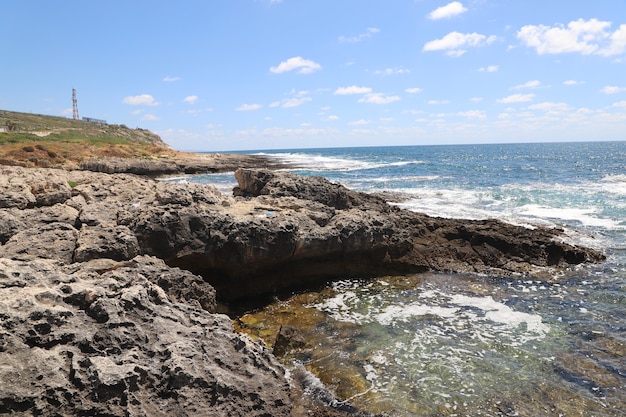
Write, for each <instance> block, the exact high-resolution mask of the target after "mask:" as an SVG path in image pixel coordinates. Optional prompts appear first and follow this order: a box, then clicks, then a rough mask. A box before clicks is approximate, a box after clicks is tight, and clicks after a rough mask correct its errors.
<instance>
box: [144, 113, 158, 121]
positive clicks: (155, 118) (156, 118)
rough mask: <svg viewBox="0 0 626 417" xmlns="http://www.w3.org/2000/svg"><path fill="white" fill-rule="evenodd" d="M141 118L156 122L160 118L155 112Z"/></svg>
mask: <svg viewBox="0 0 626 417" xmlns="http://www.w3.org/2000/svg"><path fill="white" fill-rule="evenodd" d="M141 120H146V121H149V122H156V121H157V120H159V118H158V117H157V116H155V115H154V114H145V115H144V116H143V117H142V118H141Z"/></svg>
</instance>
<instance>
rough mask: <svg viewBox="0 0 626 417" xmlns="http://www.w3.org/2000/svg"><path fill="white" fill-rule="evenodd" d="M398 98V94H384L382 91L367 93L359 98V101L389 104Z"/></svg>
mask: <svg viewBox="0 0 626 417" xmlns="http://www.w3.org/2000/svg"><path fill="white" fill-rule="evenodd" d="M399 100H400V97H398V96H385V95H383V94H382V93H368V94H366V95H365V97H362V98H360V99H359V103H373V104H389V103H393V102H394V101H399Z"/></svg>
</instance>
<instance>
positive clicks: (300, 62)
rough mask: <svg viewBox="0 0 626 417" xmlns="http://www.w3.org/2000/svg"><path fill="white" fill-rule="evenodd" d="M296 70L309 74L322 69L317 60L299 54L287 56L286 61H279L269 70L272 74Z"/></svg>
mask: <svg viewBox="0 0 626 417" xmlns="http://www.w3.org/2000/svg"><path fill="white" fill-rule="evenodd" d="M296 69H297V70H298V73H299V74H311V73H313V72H315V71H318V70H320V69H322V66H321V65H320V64H318V63H317V62H314V61H311V60H308V59H304V58H302V57H300V56H295V57H293V58H289V59H288V60H286V61H283V62H281V63H280V64H278V66H276V67H270V71H271V72H273V73H274V74H281V73H283V72H287V71H292V70H296Z"/></svg>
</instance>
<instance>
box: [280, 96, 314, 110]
mask: <svg viewBox="0 0 626 417" xmlns="http://www.w3.org/2000/svg"><path fill="white" fill-rule="evenodd" d="M311 100H312V99H311V97H291V98H286V99H283V100H282V101H276V102H274V103H272V104H270V107H282V108H285V109H287V108H290V107H298V106H301V105H302V104H304V103H307V102H309V101H311Z"/></svg>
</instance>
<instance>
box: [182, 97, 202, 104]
mask: <svg viewBox="0 0 626 417" xmlns="http://www.w3.org/2000/svg"><path fill="white" fill-rule="evenodd" d="M198 99H199V97H198V96H187V97H185V98H184V99H183V102H185V103H188V104H196V102H197V101H198Z"/></svg>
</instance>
